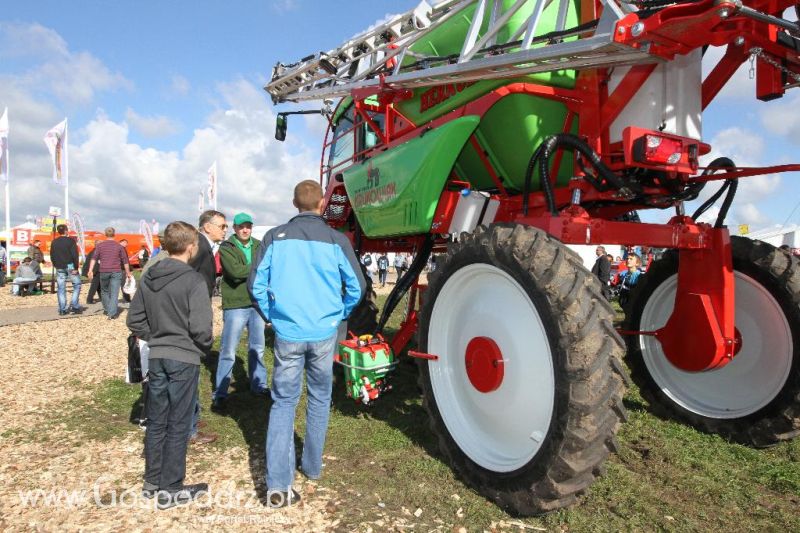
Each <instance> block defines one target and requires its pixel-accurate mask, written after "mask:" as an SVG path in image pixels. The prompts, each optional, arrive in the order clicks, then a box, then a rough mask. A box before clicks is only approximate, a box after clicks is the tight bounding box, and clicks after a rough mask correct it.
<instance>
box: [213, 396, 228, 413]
mask: <svg viewBox="0 0 800 533" xmlns="http://www.w3.org/2000/svg"><path fill="white" fill-rule="evenodd" d="M211 410H212V411H213V412H215V413H223V412H225V398H214V399H213V400H211Z"/></svg>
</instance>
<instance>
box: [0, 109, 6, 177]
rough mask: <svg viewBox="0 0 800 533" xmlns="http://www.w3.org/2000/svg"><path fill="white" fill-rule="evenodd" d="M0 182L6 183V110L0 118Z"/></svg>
mask: <svg viewBox="0 0 800 533" xmlns="http://www.w3.org/2000/svg"><path fill="white" fill-rule="evenodd" d="M0 180H2V181H8V108H6V109H5V111H3V116H2V117H0Z"/></svg>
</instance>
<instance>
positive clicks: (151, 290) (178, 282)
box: [127, 257, 213, 365]
mask: <svg viewBox="0 0 800 533" xmlns="http://www.w3.org/2000/svg"><path fill="white" fill-rule="evenodd" d="M211 322H212V314H211V299H210V298H209V297H208V287H206V283H205V280H204V279H203V276H202V275H200V274H199V273H197V272H196V271H195V270H194V269H193V268H192V267H190V266H189V265H187V264H186V263H183V262H181V261H178V260H176V259H172V258H169V257H168V258H165V259H164V260H163V261H160V262H158V263H157V264H156V265H154V266H153V267H152V268H150V269H148V271H147V273H146V274H145V275H144V277H143V278H142V281H141V282H140V284H139V290H137V291H136V294H135V295H134V297H133V301H132V302H131V307H130V309H129V310H128V322H127V323H128V328H129V329H130V330H131V332H132V333H133V334H134V335H136V336H137V337H139V338H140V339H143V340H146V341H147V343H148V344H149V345H150V359H174V360H176V361H181V362H183V363H190V364H194V365H199V364H200V357H201V356H204V355H205V354H206V353H208V351H209V350H210V349H211V342H212V340H213V336H212V331H211V328H212V324H211Z"/></svg>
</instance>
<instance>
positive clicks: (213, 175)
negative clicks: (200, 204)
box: [208, 161, 217, 209]
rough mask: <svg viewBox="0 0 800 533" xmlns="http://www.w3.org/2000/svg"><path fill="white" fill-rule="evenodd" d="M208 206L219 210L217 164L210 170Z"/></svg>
mask: <svg viewBox="0 0 800 533" xmlns="http://www.w3.org/2000/svg"><path fill="white" fill-rule="evenodd" d="M208 205H209V206H210V207H213V208H214V209H216V208H217V162H216V161H214V164H213V165H211V167H210V168H209V169H208Z"/></svg>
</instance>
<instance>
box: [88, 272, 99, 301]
mask: <svg viewBox="0 0 800 533" xmlns="http://www.w3.org/2000/svg"><path fill="white" fill-rule="evenodd" d="M95 295H97V296H98V297H100V296H101V295H102V292H101V291H100V273H95V275H94V277H93V278H92V282H91V284H90V285H89V293H88V294H87V295H86V303H87V304H93V303H94V297H95Z"/></svg>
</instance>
